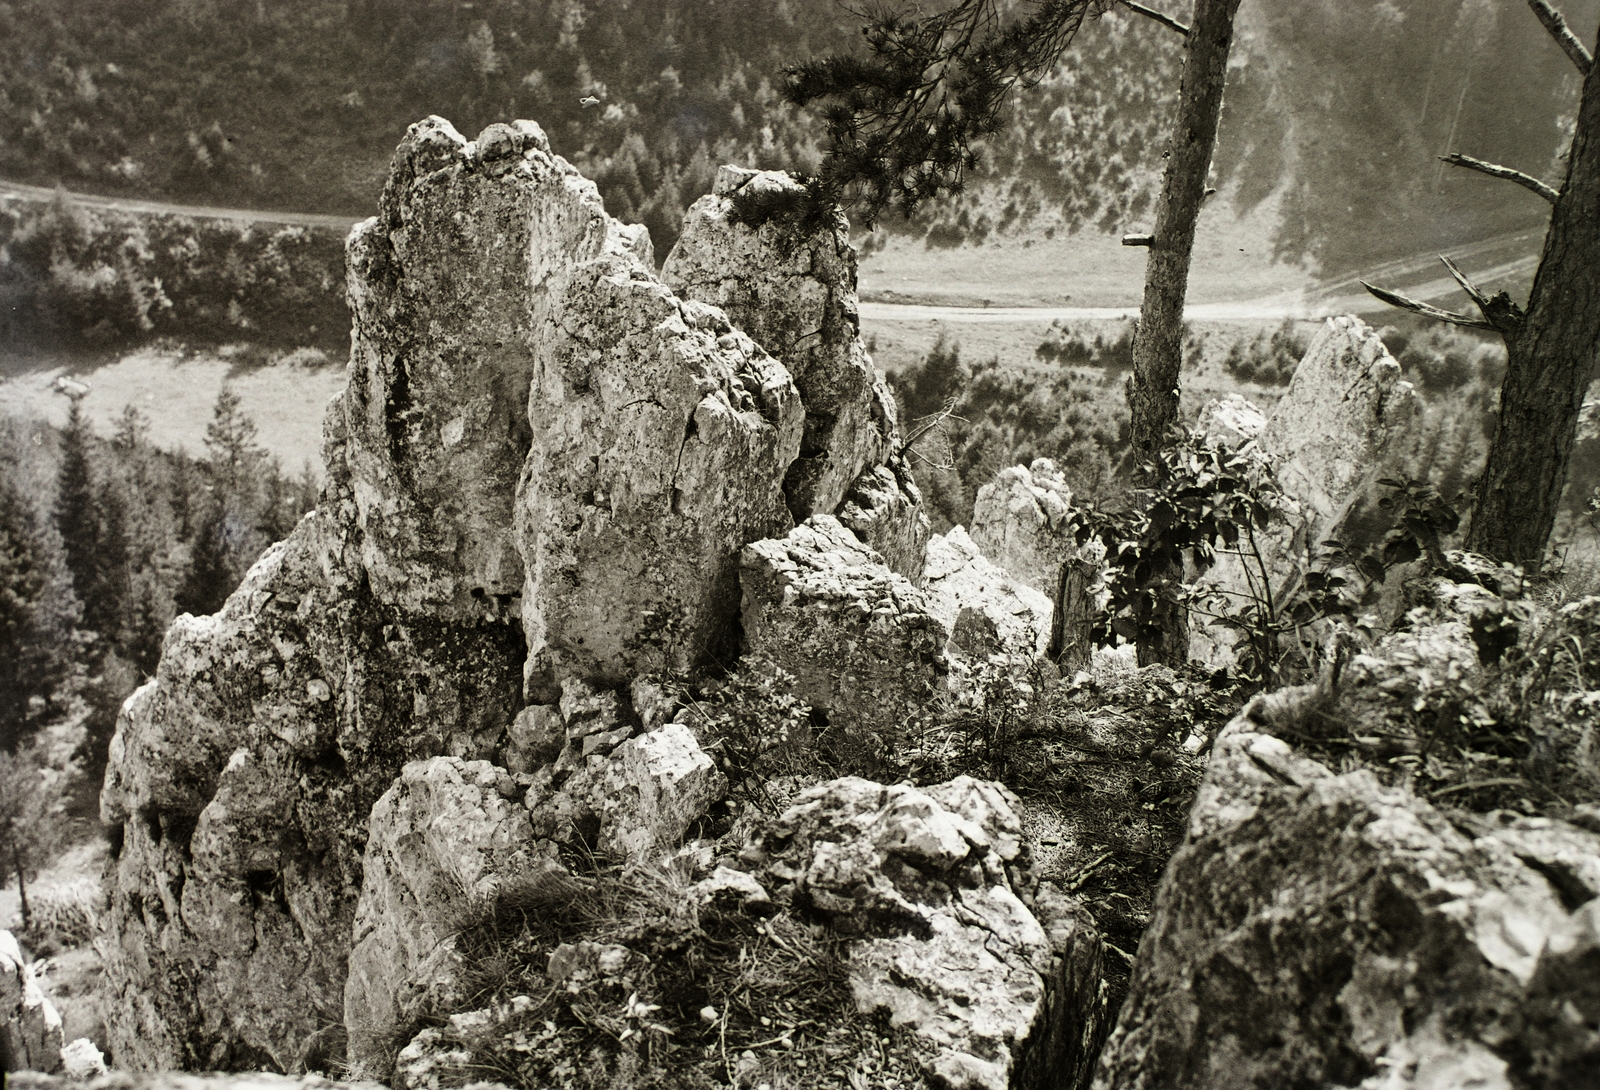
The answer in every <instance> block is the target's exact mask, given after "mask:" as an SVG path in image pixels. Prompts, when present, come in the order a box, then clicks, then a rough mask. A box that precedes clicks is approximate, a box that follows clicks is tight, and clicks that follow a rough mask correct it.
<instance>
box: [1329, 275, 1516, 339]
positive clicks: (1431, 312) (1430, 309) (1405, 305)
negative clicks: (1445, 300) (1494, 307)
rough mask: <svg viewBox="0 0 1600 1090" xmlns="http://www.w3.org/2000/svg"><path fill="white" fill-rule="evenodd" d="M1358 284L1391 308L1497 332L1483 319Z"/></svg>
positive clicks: (1364, 283)
mask: <svg viewBox="0 0 1600 1090" xmlns="http://www.w3.org/2000/svg"><path fill="white" fill-rule="evenodd" d="M1358 283H1360V285H1361V286H1362V287H1364V288H1366V289H1367V290H1368V291H1369V292H1371V293H1372V294H1373V295H1375V296H1377V297H1378V298H1379V299H1382V300H1383V301H1384V302H1385V303H1388V304H1389V305H1390V306H1391V307H1399V308H1400V309H1402V310H1409V311H1414V312H1415V313H1417V314H1420V315H1422V316H1423V317H1425V318H1432V319H1434V320H1435V321H1439V322H1449V323H1450V324H1451V325H1459V326H1466V327H1467V328H1468V329H1489V330H1494V331H1495V332H1497V333H1498V332H1499V330H1498V329H1496V328H1495V326H1494V324H1493V323H1492V322H1490V321H1488V320H1487V319H1485V318H1474V317H1473V316H1472V315H1470V314H1457V313H1456V312H1455V311H1453V310H1441V309H1440V308H1438V307H1436V306H1432V305H1430V304H1428V303H1424V302H1421V301H1419V300H1417V299H1412V298H1409V297H1407V296H1404V295H1401V294H1400V293H1399V292H1393V291H1390V290H1389V289H1387V288H1378V287H1374V286H1372V285H1371V284H1369V283H1367V282H1366V281H1365V280H1361V281H1358Z"/></svg>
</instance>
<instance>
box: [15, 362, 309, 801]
mask: <svg viewBox="0 0 1600 1090" xmlns="http://www.w3.org/2000/svg"><path fill="white" fill-rule="evenodd" d="M317 491H318V484H317V481H316V479H315V477H314V475H313V473H312V470H311V467H310V466H309V465H307V466H306V467H305V470H304V472H303V473H302V474H300V475H299V476H298V477H295V476H291V475H289V474H287V473H286V472H285V471H284V469H283V467H282V465H281V464H280V463H279V462H278V460H277V459H276V458H274V457H272V456H271V455H269V454H268V453H267V451H266V450H265V449H264V448H263V447H262V446H261V445H260V443H259V442H258V441H257V435H256V427H255V424H254V422H253V421H251V420H250V418H249V417H248V416H247V415H245V414H244V413H243V412H242V411H241V410H240V407H239V400H238V397H237V396H236V395H235V394H233V393H231V392H229V391H227V390H224V391H223V392H222V394H220V395H219V397H218V399H217V402H216V405H215V408H214V411H213V418H212V421H211V423H210V425H209V426H208V427H207V429H206V438H205V453H204V455H203V456H201V457H192V456H190V455H188V454H187V453H184V452H182V451H166V450H161V449H159V448H157V447H156V446H154V445H153V444H152V443H151V442H150V438H149V423H148V421H147V420H146V419H145V417H144V416H143V414H141V413H140V412H139V411H138V410H136V409H134V408H132V407H129V408H128V409H126V410H124V412H123V415H122V417H121V419H120V420H118V421H117V425H116V428H115V430H114V432H113V434H112V436H111V437H110V438H109V439H107V438H101V437H99V436H97V435H95V434H94V432H93V431H92V430H91V429H90V427H89V422H88V420H87V419H86V418H85V416H84V414H83V412H82V410H81V407H80V405H79V404H78V402H77V401H76V400H74V402H73V404H72V408H71V411H70V412H69V414H68V418H67V422H66V425H65V427H63V428H60V429H53V428H50V427H48V426H47V425H44V424H42V423H31V424H28V423H23V422H21V421H18V420H15V419H6V420H3V421H0V750H4V751H6V752H13V751H15V750H16V749H17V748H18V747H19V746H21V745H24V744H26V743H27V742H28V740H29V739H30V738H32V737H33V736H34V735H35V734H36V733H37V732H38V731H39V729H40V728H41V727H43V726H45V725H46V724H49V723H52V722H59V721H62V720H64V719H69V718H72V717H75V716H82V717H84V720H85V726H86V727H87V733H86V741H85V743H84V747H83V752H82V754H81V757H82V759H83V761H84V764H85V766H86V768H85V770H86V771H87V772H89V773H90V776H91V779H97V773H98V771H99V769H101V768H103V767H104V761H105V747H106V745H107V744H108V743H109V740H110V735H111V731H112V729H113V728H114V726H115V719H116V713H117V709H118V708H119V707H120V706H121V704H122V701H123V700H124V699H126V697H127V696H128V695H129V694H130V693H131V692H132V691H133V689H134V688H136V687H137V686H138V685H139V684H140V683H141V682H142V681H143V680H144V679H145V678H147V677H150V676H152V675H153V674H154V673H155V669H156V664H157V662H158V661H159V659H160V656H161V644H162V638H163V636H164V635H165V633H166V630H167V627H168V625H170V624H171V623H172V620H173V618H174V617H176V616H177V615H178V614H179V613H192V614H196V615H201V614H208V613H214V612H215V611H216V610H218V609H220V608H221V606H222V603H223V601H224V600H225V599H226V598H227V595H228V594H229V593H230V592H231V591H232V590H233V588H234V587H235V586H237V585H238V582H239V580H240V579H241V578H242V577H243V575H244V573H245V571H246V570H247V569H248V568H249V566H250V564H252V563H253V562H254V561H255V559H256V557H257V556H259V555H260V553H261V551H262V550H263V549H265V548H266V547H267V546H268V545H269V544H271V543H272V542H274V541H277V540H280V539H281V538H283V537H284V536H286V535H287V534H288V533H289V531H290V530H291V529H293V527H294V525H295V523H296V522H297V521H298V520H299V518H300V516H301V515H302V514H304V513H305V512H306V511H308V510H310V509H311V507H312V506H313V505H314V504H315V502H316V497H317Z"/></svg>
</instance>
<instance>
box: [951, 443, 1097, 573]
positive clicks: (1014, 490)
mask: <svg viewBox="0 0 1600 1090" xmlns="http://www.w3.org/2000/svg"><path fill="white" fill-rule="evenodd" d="M1075 529H1076V524H1075V523H1074V522H1073V519H1072V490H1071V489H1070V488H1068V487H1067V481H1066V478H1065V477H1063V476H1062V475H1061V473H1060V472H1059V471H1058V470H1057V469H1056V464H1055V463H1054V462H1052V461H1051V460H1050V459H1048V458H1036V459H1034V461H1033V464H1032V465H1030V466H1012V467H1010V468H1009V469H1002V470H1001V471H1000V472H999V473H997V474H995V478H994V480H992V481H990V482H989V483H988V484H986V485H984V486H983V487H982V488H980V489H978V497H977V499H976V500H975V501H974V502H973V505H972V525H971V526H970V527H969V533H970V534H971V536H972V541H973V544H975V545H977V547H978V548H979V549H980V550H982V551H983V555H984V556H986V557H988V558H989V559H990V560H991V561H993V562H994V563H995V564H997V565H999V566H1000V567H1001V568H1003V569H1005V571H1006V572H1007V573H1009V574H1010V575H1011V577H1012V578H1013V579H1016V580H1017V581H1019V582H1021V583H1023V584H1024V585H1026V586H1029V587H1032V588H1033V589H1034V590H1037V591H1040V592H1042V593H1043V594H1044V595H1045V596H1046V597H1047V598H1049V599H1050V600H1051V601H1052V602H1053V601H1054V600H1055V594H1056V590H1057V587H1058V585H1059V583H1060V581H1061V567H1062V565H1063V564H1065V563H1066V562H1067V560H1068V558H1070V557H1074V556H1077V555H1078V552H1079V546H1078V541H1077V538H1076V536H1075V535H1074V532H1073V531H1074V530H1075Z"/></svg>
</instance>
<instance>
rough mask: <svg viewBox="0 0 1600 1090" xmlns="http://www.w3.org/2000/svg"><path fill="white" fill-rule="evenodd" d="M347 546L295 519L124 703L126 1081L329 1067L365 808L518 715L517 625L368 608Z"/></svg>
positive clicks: (119, 938) (120, 902) (118, 787)
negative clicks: (439, 757) (423, 763)
mask: <svg viewBox="0 0 1600 1090" xmlns="http://www.w3.org/2000/svg"><path fill="white" fill-rule="evenodd" d="M350 533H351V531H350V530H349V529H347V528H342V527H341V525H340V524H339V523H338V521H337V518H336V516H334V515H330V514H329V513H328V512H326V511H318V512H316V513H313V514H312V515H309V516H307V518H306V519H305V520H304V521H303V522H302V523H301V524H300V526H299V527H298V528H297V529H296V530H295V532H294V533H293V534H292V535H291V536H290V538H289V539H288V540H287V541H284V542H282V543H280V544H278V545H275V546H273V547H272V548H271V549H269V550H268V551H267V552H266V553H265V554H264V555H263V556H262V558H261V559H260V560H259V561H257V563H256V565H255V566H254V567H253V568H252V569H251V571H250V574H249V575H248V576H247V577H246V578H245V581H244V582H243V583H242V584H241V585H240V587H239V589H238V590H237V591H235V592H234V594H233V595H232V596H231V597H230V598H229V599H228V603H227V605H226V606H225V607H224V608H223V610H222V612H221V613H219V614H217V615H215V616H212V617H201V618H192V617H181V618H179V619H178V621H177V622H176V623H175V624H174V625H173V627H172V629H171V631H170V632H169V633H168V635H167V641H166V649H165V652H164V654H163V656H162V660H161V666H160V669H159V672H158V675H157V677H156V679H155V680H154V681H152V682H151V683H149V684H147V685H145V686H144V687H143V688H142V689H140V690H139V691H138V692H136V693H135V694H134V695H133V696H132V697H131V698H130V699H129V700H128V702H127V704H126V705H125V706H124V708H123V712H122V715H121V717H120V719H119V722H118V728H117V734H116V736H115V738H114V739H113V741H112V745H111V759H110V766H109V768H108V769H107V772H106V782H105V786H104V789H103V791H102V794H101V816H102V819H103V820H104V821H106V822H107V823H108V824H110V825H111V826H113V828H114V829H116V830H117V832H116V834H115V840H114V844H115V851H114V856H115V861H114V866H113V872H112V875H111V878H110V889H109V902H110V904H109V908H108V911H107V912H106V914H105V917H104V919H105V928H106V930H105V933H104V935H103V937H102V938H101V940H100V946H101V953H102V956H103V958H104V960H105V964H106V979H107V982H108V984H109V986H110V987H111V989H112V998H113V1002H112V1004H111V1006H110V1011H111V1017H110V1018H109V1019H108V1021H109V1025H108V1031H109V1033H110V1041H109V1042H108V1043H109V1044H110V1046H111V1049H112V1051H113V1053H114V1054H115V1056H116V1058H117V1062H118V1064H119V1065H121V1066H123V1067H125V1068H190V1069H193V1068H213V1069H215V1068H224V1067H228V1066H245V1065H268V1066H274V1067H278V1068H280V1069H283V1070H295V1069H297V1068H303V1067H304V1066H306V1065H309V1064H318V1063H321V1062H324V1061H325V1060H326V1059H327V1058H329V1056H330V1055H336V1054H337V1053H336V1048H337V1044H336V1042H337V1040H338V1037H339V1036H340V1034H339V1033H338V1032H337V1031H338V1027H339V1025H340V1023H341V1022H342V1021H343V1006H344V1004H343V999H342V994H343V990H344V980H345V975H346V967H345V955H346V952H347V951H348V949H349V943H350V929H351V924H352V922H353V919H354V914H355V908H356V898H357V896H358V894H359V892H360V888H361V875H362V870H361V857H362V852H363V849H364V847H365V843H366V826H367V815H368V812H369V811H370V810H371V808H372V804H373V803H374V802H375V801H377V799H378V797H379V796H380V795H381V794H382V793H383V792H384V791H385V790H387V789H388V787H389V784H390V782H391V781H392V780H393V778H394V776H395V775H396V774H397V773H398V772H399V770H400V767H401V766H402V765H403V764H404V763H405V762H406V761H407V760H410V759H414V758H419V757H426V756H431V755H433V754H438V753H455V754H459V755H462V756H467V757H473V756H486V755H487V754H488V753H489V752H490V751H491V750H492V749H493V747H494V745H495V744H496V742H497V740H498V738H499V736H500V734H501V733H502V732H503V730H504V726H505V724H506V723H507V722H508V721H509V720H510V718H511V716H512V714H513V713H514V711H515V709H516V707H517V706H518V704H519V703H520V701H519V698H518V683H519V681H520V679H521V667H522V655H521V649H522V641H521V638H520V637H521V633H520V632H519V631H518V629H517V628H515V627H514V626H512V625H508V624H500V623H493V622H488V623H479V624H472V625H465V624H458V623H452V622H448V621H441V620H440V619H438V618H436V617H432V616H428V615H419V614H412V613H406V612H404V611H402V610H399V609H396V608H394V607H392V606H386V605H384V604H382V603H380V602H378V601H376V600H375V599H374V596H373V595H372V593H371V591H370V590H369V589H368V586H367V584H366V581H365V580H364V578H363V569H362V568H361V567H360V566H359V560H358V550H357V549H356V548H355V547H354V546H353V544H344V543H343V542H342V540H341V539H344V538H346V537H347V536H348V535H349V534H350Z"/></svg>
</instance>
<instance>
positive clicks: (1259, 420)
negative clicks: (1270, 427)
mask: <svg viewBox="0 0 1600 1090" xmlns="http://www.w3.org/2000/svg"><path fill="white" fill-rule="evenodd" d="M1266 430H1267V415H1266V414H1265V413H1263V412H1262V411H1261V409H1260V408H1259V407H1258V406H1257V405H1256V403H1255V402H1253V401H1251V400H1250V399H1249V398H1247V397H1245V396H1244V395H1243V394H1227V395H1226V396H1224V397H1221V398H1213V399H1212V400H1210V401H1208V402H1206V403H1205V404H1204V405H1202V406H1201V407H1200V418H1199V419H1198V420H1197V421H1195V431H1196V432H1197V433H1199V435H1200V439H1201V442H1203V443H1205V444H1206V445H1207V446H1212V447H1215V446H1222V447H1237V446H1242V445H1244V444H1245V443H1248V442H1249V441H1250V440H1252V439H1260V438H1261V436H1262V434H1263V433H1264V432H1265V431H1266Z"/></svg>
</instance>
